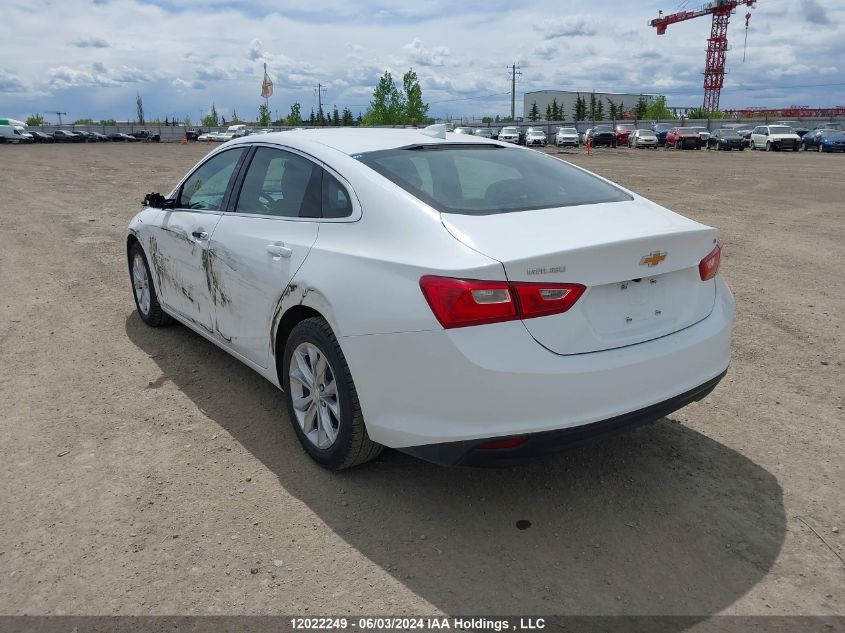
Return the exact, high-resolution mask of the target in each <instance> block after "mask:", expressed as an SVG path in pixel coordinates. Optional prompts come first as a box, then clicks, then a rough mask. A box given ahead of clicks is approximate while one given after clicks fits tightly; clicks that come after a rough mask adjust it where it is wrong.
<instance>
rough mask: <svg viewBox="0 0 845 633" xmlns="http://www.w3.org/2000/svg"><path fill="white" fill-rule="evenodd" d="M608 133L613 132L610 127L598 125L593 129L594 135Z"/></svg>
mask: <svg viewBox="0 0 845 633" xmlns="http://www.w3.org/2000/svg"><path fill="white" fill-rule="evenodd" d="M608 132H613V129H612V128H611V127H610V126H609V125H597V126H596V127H594V128H593V133H594V134H607V133H608Z"/></svg>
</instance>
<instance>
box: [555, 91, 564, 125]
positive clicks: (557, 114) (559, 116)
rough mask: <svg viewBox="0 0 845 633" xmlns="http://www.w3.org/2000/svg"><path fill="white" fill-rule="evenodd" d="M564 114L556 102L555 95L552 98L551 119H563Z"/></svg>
mask: <svg viewBox="0 0 845 633" xmlns="http://www.w3.org/2000/svg"><path fill="white" fill-rule="evenodd" d="M564 118H565V115H564V114H563V112H562V111H561V107H560V106H559V105H558V103H557V97H555V98H554V99H552V121H563V119H564Z"/></svg>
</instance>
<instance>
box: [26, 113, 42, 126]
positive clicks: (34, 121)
mask: <svg viewBox="0 0 845 633" xmlns="http://www.w3.org/2000/svg"><path fill="white" fill-rule="evenodd" d="M26 124H27V125H44V116H43V115H41V114H30V115H29V116H28V117H26Z"/></svg>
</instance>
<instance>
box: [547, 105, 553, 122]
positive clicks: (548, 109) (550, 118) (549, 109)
mask: <svg viewBox="0 0 845 633" xmlns="http://www.w3.org/2000/svg"><path fill="white" fill-rule="evenodd" d="M553 120H554V119H552V104H551V103H549V104H547V105H546V121H553Z"/></svg>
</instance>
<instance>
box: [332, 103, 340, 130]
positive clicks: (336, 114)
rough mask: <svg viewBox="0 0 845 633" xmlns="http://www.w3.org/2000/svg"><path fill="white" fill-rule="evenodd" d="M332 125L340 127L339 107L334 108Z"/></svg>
mask: <svg viewBox="0 0 845 633" xmlns="http://www.w3.org/2000/svg"><path fill="white" fill-rule="evenodd" d="M332 125H334V126H335V127H338V126H340V112H338V111H337V106H335V107H334V108H332Z"/></svg>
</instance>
